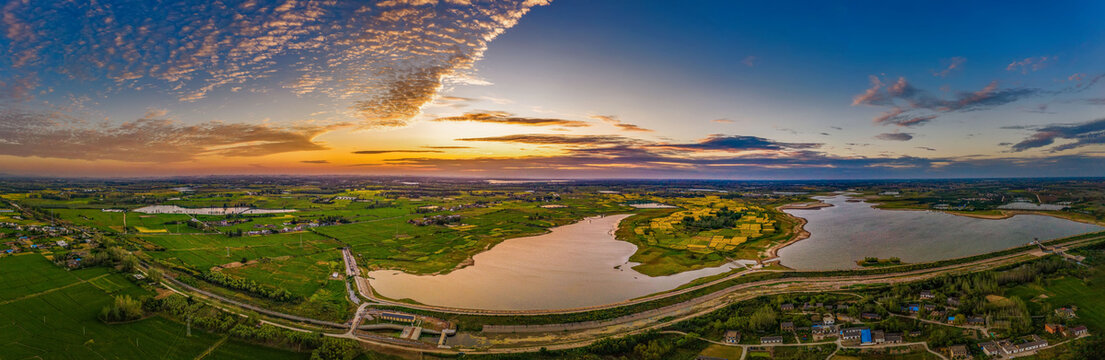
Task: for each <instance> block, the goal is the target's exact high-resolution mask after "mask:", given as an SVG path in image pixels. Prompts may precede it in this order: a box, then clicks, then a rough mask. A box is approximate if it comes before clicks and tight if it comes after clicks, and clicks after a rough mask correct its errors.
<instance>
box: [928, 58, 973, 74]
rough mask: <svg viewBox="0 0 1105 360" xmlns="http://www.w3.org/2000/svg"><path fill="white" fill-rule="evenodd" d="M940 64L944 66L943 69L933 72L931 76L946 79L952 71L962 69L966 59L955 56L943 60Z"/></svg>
mask: <svg viewBox="0 0 1105 360" xmlns="http://www.w3.org/2000/svg"><path fill="white" fill-rule="evenodd" d="M941 62H942V63H943V64H944V68H943V69H941V70H939V71H937V70H933V71H932V76H936V77H948V75H949V74H951V73H952V72H953V71H957V70H960V69H962V68H963V64H965V63H967V58H964V57H959V56H956V57H953V58H951V59H947V60H943V61H941Z"/></svg>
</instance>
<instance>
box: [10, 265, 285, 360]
mask: <svg viewBox="0 0 1105 360" xmlns="http://www.w3.org/2000/svg"><path fill="white" fill-rule="evenodd" d="M29 275H30V276H29ZM82 280H87V281H84V282H82ZM0 291H3V293H2V294H3V296H2V298H3V299H12V300H5V301H3V302H0V349H3V351H0V353H2V355H0V358H3V359H27V358H39V359H154V358H156V359H193V358H195V357H196V356H197V355H199V354H201V353H203V352H204V351H205V350H206V349H207V348H209V347H210V346H211V345H213V344H214V343H215V342H216V341H217V339H218V337H217V336H215V335H212V334H208V333H205V332H203V331H199V330H196V329H193V330H192V336H190V337H189V336H186V332H185V327H184V325H181V324H178V323H175V322H173V321H170V320H168V319H165V318H161V317H151V318H147V319H144V320H139V321H136V322H131V323H126V324H115V325H108V324H104V323H103V322H101V321H99V320H97V319H96V316H97V314H98V313H99V311H100V308H102V307H103V306H105V305H107V304H109V303H110V302H111V301H112V296H113V295H118V294H128V295H131V296H138V295H142V294H145V293H146V292H145V290H142V289H141V288H139V287H137V286H135V285H134V284H132V283H130V282H129V281H128V280H126V279H125V278H124V277H123V275H120V274H115V273H108V272H107V270H106V269H104V268H93V269H88V270H77V271H65V270H63V269H60V268H58V267H56V266H54V265H53V264H51V263H50V262H49V261H47V260H46V259H45V258H43V257H42V256H40V255H37V254H28V255H20V256H10V257H5V258H0ZM239 346H241V348H238V349H234V348H231V349H230V351H233V352H236V353H244V352H246V351H247V349H246V348H245V347H250V349H249V350H250V351H252V350H257V349H260V350H261V351H265V352H266V353H267V352H273V356H280V357H276V358H293V357H291V355H301V354H295V353H288V352H285V351H280V350H276V349H268V348H260V347H257V346H252V345H248V344H240V345H239ZM282 353H286V354H283V355H282ZM288 354H291V355H288Z"/></svg>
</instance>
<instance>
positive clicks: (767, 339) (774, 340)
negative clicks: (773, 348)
mask: <svg viewBox="0 0 1105 360" xmlns="http://www.w3.org/2000/svg"><path fill="white" fill-rule="evenodd" d="M782 343H783V337H782V336H764V337H761V338H760V344H782Z"/></svg>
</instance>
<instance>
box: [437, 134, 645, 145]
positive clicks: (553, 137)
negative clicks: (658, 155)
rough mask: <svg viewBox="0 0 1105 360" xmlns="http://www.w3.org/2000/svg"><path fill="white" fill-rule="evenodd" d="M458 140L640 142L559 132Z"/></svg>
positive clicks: (587, 143) (619, 143) (614, 136)
mask: <svg viewBox="0 0 1105 360" xmlns="http://www.w3.org/2000/svg"><path fill="white" fill-rule="evenodd" d="M457 140H458V141H488V142H510V143H520V144H535V145H575V146H596V145H624V144H630V143H635V142H639V141H637V140H633V139H630V138H626V137H622V136H617V135H559V134H518V135H504V136H489V137H477V138H461V139H457Z"/></svg>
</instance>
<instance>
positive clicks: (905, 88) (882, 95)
mask: <svg viewBox="0 0 1105 360" xmlns="http://www.w3.org/2000/svg"><path fill="white" fill-rule="evenodd" d="M870 81H871V87H869V88H868V89H867V90H865V91H864V92H863V93H860V94H858V95H856V96H855V97H853V99H852V105H853V106H855V105H870V106H880V107H888V108H889V109H888V110H887V111H885V112H883V113H882V114H879V115H877V116H875V118H874V119H873V120H874V122H875V123H876V124H880V125H890V124H893V125H898V126H906V127H909V126H919V125H923V124H926V123H928V122H930V121H932V120H933V119H936V118H937V117H939V116H940V114H942V113H950V112H968V111H979V110H987V109H991V108H994V107H998V106H1001V105H1005V104H1008V103H1012V102H1015V101H1018V100H1021V99H1025V98H1029V97H1033V96H1037V95H1040V94H1042V93H1045V91H1043V90H1041V89H1037V88H1008V89H1001V88H999V87H998V83H997V81H991V82H990V83H989V84H987V85H986V86H985V87H983V88H982V89H979V90H977V91H961V92H957V93H955V94H954V95H952V96H951V97H950V98H946V97H936V96H932V95H930V93H929V92H927V91H924V90H921V89H918V88H915V87H913V85H911V84H910V83H909V81H907V80H906V79H905V78H904V77H899V78H898V80H897V81H895V82H894V83H893V84H890V85H889V86H887V85H886V84H885V83H883V82H882V80H881V79H879V78H878V77H877V76H874V75H872V76H871V77H870ZM918 112H920V114H918Z"/></svg>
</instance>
